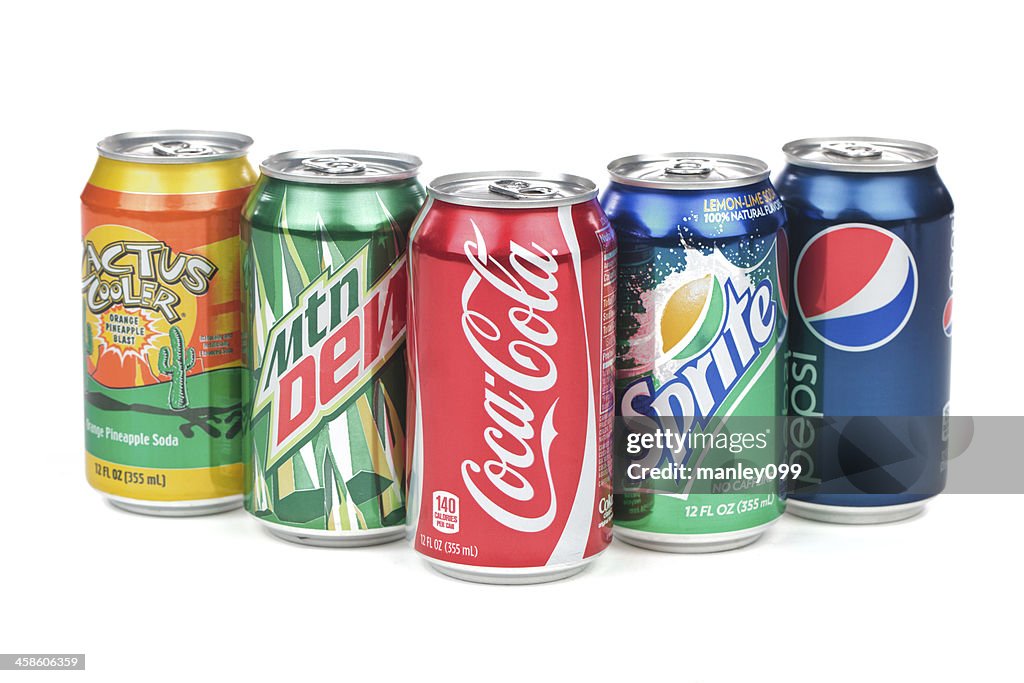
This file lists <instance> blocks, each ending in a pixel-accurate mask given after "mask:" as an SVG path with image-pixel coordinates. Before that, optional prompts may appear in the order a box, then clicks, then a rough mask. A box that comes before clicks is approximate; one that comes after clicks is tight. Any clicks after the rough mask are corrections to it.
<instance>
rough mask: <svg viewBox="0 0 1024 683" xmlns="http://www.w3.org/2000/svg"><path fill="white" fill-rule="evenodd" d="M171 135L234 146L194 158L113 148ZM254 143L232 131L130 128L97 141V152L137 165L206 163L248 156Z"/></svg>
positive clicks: (106, 157)
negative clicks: (126, 151) (147, 154)
mask: <svg viewBox="0 0 1024 683" xmlns="http://www.w3.org/2000/svg"><path fill="white" fill-rule="evenodd" d="M168 137H195V138H202V139H205V140H212V141H219V142H221V143H223V144H225V145H228V146H230V149H225V150H223V151H220V152H215V153H213V154H204V155H202V156H193V157H185V156H182V157H177V156H166V157H163V156H155V155H154V156H140V155H138V154H128V153H125V152H119V151H117V150H116V149H113V147H114V146H115V145H116V144H117V143H119V142H125V141H128V140H137V141H143V142H144V141H153V142H157V141H159V140H162V139H165V138H168ZM252 143H253V140H252V138H251V137H249V136H248V135H244V134H242V133H233V132H231V131H224V130H203V129H200V128H168V129H165V130H150V131H128V132H124V133H116V134H114V135H108V136H107V137H105V138H103V139H102V140H100V141H99V142H97V143H96V152H97V154H99V155H100V156H101V157H103V158H104V159H113V160H115V161H127V162H130V163H135V164H170V165H174V164H179V165H180V164H205V163H208V162H211V161H226V160H228V159H239V158H241V157H244V156H245V155H246V153H247V152H248V151H249V148H250V147H252Z"/></svg>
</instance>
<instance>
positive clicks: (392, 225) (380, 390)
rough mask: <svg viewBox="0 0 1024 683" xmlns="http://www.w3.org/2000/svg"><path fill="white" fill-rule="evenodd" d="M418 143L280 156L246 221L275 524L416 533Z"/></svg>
mask: <svg viewBox="0 0 1024 683" xmlns="http://www.w3.org/2000/svg"><path fill="white" fill-rule="evenodd" d="M419 167H420V160H419V159H418V158H416V157H414V156H410V155H407V154H392V153H387V152H372V151H366V150H351V149H340V150H339V149H331V150H320V151H309V152H298V151H296V152H284V153H281V154H275V155H274V156H271V157H270V158H268V159H267V160H265V161H264V162H263V163H262V164H261V165H260V170H261V177H260V179H259V182H258V183H257V184H256V187H255V188H254V189H253V192H252V195H251V196H250V198H249V201H248V202H247V204H246V206H245V210H244V214H243V219H242V231H243V239H244V242H245V247H246V251H245V256H244V258H243V280H244V283H245V287H244V289H245V300H246V307H245V310H246V316H247V317H246V329H247V331H248V338H247V344H246V349H245V353H246V361H247V362H246V367H247V368H248V370H249V372H248V373H247V377H248V385H247V389H246V397H247V410H246V416H247V422H246V438H245V445H246V448H245V452H244V457H245V464H246V478H245V480H246V490H245V502H246V510H248V511H249V513H250V514H251V515H253V516H254V517H255V518H256V519H257V520H259V521H260V522H262V523H263V524H264V525H265V526H266V528H267V529H268V530H269V531H270V532H271V533H272V534H274V535H276V536H278V537H280V538H283V539H285V540H288V541H293V542H296V543H303V544H307V545H318V546H335V547H339V546H340V547H343V546H361V545H372V544H377V543H385V542H388V541H394V540H397V539H399V538H402V537H403V535H404V533H405V390H406V371H405V349H404V347H405V330H406V317H405V312H406V284H407V269H406V242H407V236H408V232H409V226H410V225H411V224H412V221H413V219H414V218H415V216H416V212H417V211H418V210H419V208H420V206H421V205H422V203H423V199H424V191H423V187H422V186H421V185H420V183H419V181H418V180H417V179H416V174H417V172H418V169H419Z"/></svg>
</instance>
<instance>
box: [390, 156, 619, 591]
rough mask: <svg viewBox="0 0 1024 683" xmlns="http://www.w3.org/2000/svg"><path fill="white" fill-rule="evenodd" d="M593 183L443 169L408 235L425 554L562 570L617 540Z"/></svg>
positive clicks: (608, 245) (492, 567) (611, 243)
mask: <svg viewBox="0 0 1024 683" xmlns="http://www.w3.org/2000/svg"><path fill="white" fill-rule="evenodd" d="M596 196H597V187H596V186H595V185H594V184H593V183H592V182H591V181H589V180H587V179H585V178H580V177H577V176H571V175H563V174H558V173H534V172H525V171H500V172H493V173H490V172H487V173H462V174H456V175H447V176H442V177H440V178H438V179H436V180H435V181H434V182H433V183H431V184H430V186H429V187H428V199H427V203H426V205H425V206H424V207H423V210H422V211H421V212H420V216H419V218H418V219H417V222H416V225H415V226H414V228H413V233H412V239H411V243H410V250H411V255H410V261H409V266H410V282H409V285H410V286H409V294H410V298H409V306H410V315H411V317H410V333H409V369H410V390H409V391H410V405H409V422H410V425H411V426H410V432H411V434H412V447H411V449H410V458H411V462H412V466H411V473H412V479H411V483H410V500H411V502H410V508H411V510H412V516H411V518H410V522H411V524H412V526H413V537H414V542H415V547H416V550H417V551H418V552H419V553H420V554H421V555H422V556H423V557H424V558H426V560H427V562H428V563H429V564H431V565H432V566H433V567H434V568H435V569H437V570H439V571H440V572H442V573H444V574H447V575H450V576H453V577H456V578H460V579H465V580H469V581H478V582H485V583H509V584H514V583H537V582H542V581H553V580H557V579H561V578H564V577H567V576H570V575H572V574H575V573H576V572H579V571H580V570H582V569H583V568H584V566H585V565H586V564H587V563H589V562H590V561H592V560H593V559H594V558H595V557H597V555H598V554H600V553H601V552H602V551H603V550H604V549H605V548H606V547H607V546H608V544H609V543H610V541H611V522H612V511H611V485H610V467H611V461H610V453H611V433H612V417H613V400H614V399H613V377H612V364H613V360H614V324H615V316H614V310H615V255H616V250H615V237H614V234H613V232H612V230H611V228H610V226H609V225H608V221H607V219H606V218H605V216H604V213H603V212H602V211H601V207H600V206H599V205H598V203H597V200H596Z"/></svg>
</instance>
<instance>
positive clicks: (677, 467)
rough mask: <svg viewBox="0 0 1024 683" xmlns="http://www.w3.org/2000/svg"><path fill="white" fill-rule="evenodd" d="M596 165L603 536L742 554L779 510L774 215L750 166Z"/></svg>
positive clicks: (780, 266)
mask: <svg viewBox="0 0 1024 683" xmlns="http://www.w3.org/2000/svg"><path fill="white" fill-rule="evenodd" d="M608 170H609V172H610V173H611V177H612V181H611V183H610V185H609V187H608V189H607V190H606V192H605V194H604V196H603V198H602V204H603V205H604V208H605V212H606V213H607V214H608V218H609V219H610V221H611V223H612V225H613V226H614V228H615V233H616V236H617V238H618V240H619V272H618V301H619V309H618V320H617V348H616V416H617V419H616V422H617V425H616V427H617V429H616V446H615V486H616V495H615V497H614V507H615V535H616V537H617V538H620V539H622V540H624V541H626V542H628V543H632V544H634V545H638V546H641V547H646V548H650V549H654V550H664V551H673V552H710V551H717V550H727V549H730V548H735V547H739V546H742V545H745V544H747V543H750V542H752V541H754V540H756V539H757V538H758V537H759V536H760V535H761V534H762V533H763V531H764V530H765V529H766V527H767V526H768V525H770V524H771V523H772V522H774V521H775V520H777V519H778V518H779V516H780V515H781V514H782V512H783V511H784V507H785V500H784V496H783V492H784V483H783V480H784V476H783V473H782V472H780V467H781V466H782V449H781V444H782V436H783V434H782V433H781V423H780V416H781V415H782V408H783V396H784V386H783V381H784V374H783V356H784V349H783V348H782V346H783V344H784V341H785V333H786V324H787V306H786V301H787V296H788V294H787V291H788V284H787V279H786V278H787V273H788V270H787V264H788V252H787V246H786V238H785V234H786V233H785V230H784V226H785V212H784V210H783V207H782V204H781V202H780V201H779V199H778V197H777V196H776V194H775V190H774V188H773V187H772V185H771V182H770V181H769V179H768V167H767V166H766V165H765V164H764V163H763V162H761V161H758V160H756V159H751V158H749V157H739V156H732V155H722V154H698V153H676V154H655V155H642V156H632V157H626V158H622V159H618V160H616V161H613V162H612V163H611V164H609V166H608ZM785 469H786V468H785V467H783V470H785Z"/></svg>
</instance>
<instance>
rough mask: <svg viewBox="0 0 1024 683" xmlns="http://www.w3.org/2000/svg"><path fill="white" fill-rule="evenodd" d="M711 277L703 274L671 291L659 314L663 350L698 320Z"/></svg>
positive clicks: (706, 298) (684, 336)
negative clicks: (661, 312) (663, 310)
mask: <svg viewBox="0 0 1024 683" xmlns="http://www.w3.org/2000/svg"><path fill="white" fill-rule="evenodd" d="M713 279H714V278H713V277H712V276H711V275H705V276H704V277H702V278H700V279H698V280H691V281H690V282H687V283H686V284H684V285H683V286H682V287H680V288H679V289H677V290H676V291H674V292H672V296H670V297H669V298H668V301H666V302H665V312H664V313H663V314H662V316H661V343H662V350H663V351H666V352H667V351H669V350H670V349H672V348H674V347H675V346H676V344H678V343H679V342H681V341H682V340H683V339H684V338H686V336H687V335H689V334H690V332H692V331H693V328H694V327H695V326H696V325H697V323H698V322H699V321H700V317H701V314H702V313H703V312H704V308H705V306H706V305H707V300H708V295H709V294H710V292H711V282H712V280H713Z"/></svg>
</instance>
